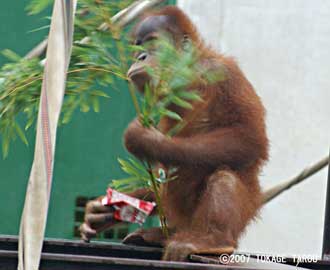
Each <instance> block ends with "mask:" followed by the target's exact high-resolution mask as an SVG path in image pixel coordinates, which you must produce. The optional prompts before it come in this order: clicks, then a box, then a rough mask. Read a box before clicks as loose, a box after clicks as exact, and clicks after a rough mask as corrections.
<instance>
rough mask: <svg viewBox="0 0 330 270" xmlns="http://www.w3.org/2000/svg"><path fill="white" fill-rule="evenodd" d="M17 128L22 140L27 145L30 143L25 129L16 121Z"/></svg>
mask: <svg viewBox="0 0 330 270" xmlns="http://www.w3.org/2000/svg"><path fill="white" fill-rule="evenodd" d="M14 125H15V129H16V132H17V135H18V137H20V139H21V140H22V142H23V143H24V144H25V145H29V142H28V140H27V138H26V136H25V134H24V132H23V130H22V129H21V127H20V126H19V124H18V123H16V122H15V124H14Z"/></svg>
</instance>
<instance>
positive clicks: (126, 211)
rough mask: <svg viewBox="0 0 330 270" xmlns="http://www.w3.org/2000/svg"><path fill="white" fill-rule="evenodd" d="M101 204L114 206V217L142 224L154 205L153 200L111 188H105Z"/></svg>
mask: <svg viewBox="0 0 330 270" xmlns="http://www.w3.org/2000/svg"><path fill="white" fill-rule="evenodd" d="M102 204H103V205H111V206H113V207H114V208H115V212H114V218H115V219H118V220H122V221H128V222H131V223H139V224H140V225H141V224H143V223H144V222H145V220H146V218H147V216H149V215H150V213H151V211H152V209H154V207H155V206H156V204H155V203H154V202H147V201H143V200H139V199H137V198H134V197H131V196H128V195H126V194H124V193H121V192H118V191H116V190H114V189H112V188H108V189H107V195H106V196H105V197H104V198H103V199H102Z"/></svg>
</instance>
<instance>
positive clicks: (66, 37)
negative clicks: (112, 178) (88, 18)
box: [18, 0, 77, 270]
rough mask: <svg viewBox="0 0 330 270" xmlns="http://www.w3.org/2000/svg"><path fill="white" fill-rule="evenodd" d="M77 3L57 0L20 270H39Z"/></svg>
mask: <svg viewBox="0 0 330 270" xmlns="http://www.w3.org/2000/svg"><path fill="white" fill-rule="evenodd" d="M76 2H77V0H55V2H54V7H53V15H52V21H51V27H50V32H49V38H48V49H47V55H46V59H47V60H46V64H45V69H44V75H43V82H42V88H41V97H40V104H39V115H38V121H37V135H36V146H35V153H34V160H33V164H32V168H31V172H30V178H29V183H28V186H27V191H26V197H25V204H24V209H23V214H22V218H21V226H20V235H19V262H18V269H19V270H37V269H38V268H39V263H40V256H41V249H42V244H43V238H44V233H45V227H46V220H47V212H48V204H49V198H50V191H51V184H52V177H53V166H54V151H55V142H56V128H57V123H58V118H59V115H60V111H61V106H62V101H63V96H64V92H65V81H66V73H67V70H68V65H69V60H70V55H71V47H72V36H73V19H74V12H75V8H76Z"/></svg>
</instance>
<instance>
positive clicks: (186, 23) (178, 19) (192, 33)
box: [141, 6, 201, 43]
mask: <svg viewBox="0 0 330 270" xmlns="http://www.w3.org/2000/svg"><path fill="white" fill-rule="evenodd" d="M161 15H165V16H166V17H168V19H169V25H168V30H169V31H171V32H172V33H173V34H176V35H179V34H180V35H181V36H183V35H186V36H188V37H189V38H190V39H191V40H192V41H193V42H196V43H200V42H201V40H200V37H199V35H198V33H197V30H196V27H195V25H194V24H193V23H192V21H191V20H190V19H189V18H188V16H187V15H186V14H185V13H184V12H183V11H182V10H181V9H180V8H178V7H176V6H166V7H163V8H161V9H159V10H154V11H151V12H148V13H146V14H145V15H144V16H143V17H142V19H141V21H142V20H143V19H145V18H147V17H150V16H161Z"/></svg>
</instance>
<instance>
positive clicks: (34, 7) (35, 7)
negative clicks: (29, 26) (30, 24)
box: [26, 0, 53, 15]
mask: <svg viewBox="0 0 330 270" xmlns="http://www.w3.org/2000/svg"><path fill="white" fill-rule="evenodd" d="M51 3H53V0H32V1H30V3H29V4H28V6H27V7H26V9H27V11H28V12H29V15H34V14H38V13H40V12H41V11H43V10H45V9H46V8H47V7H48V6H49V5H50V4H51Z"/></svg>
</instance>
